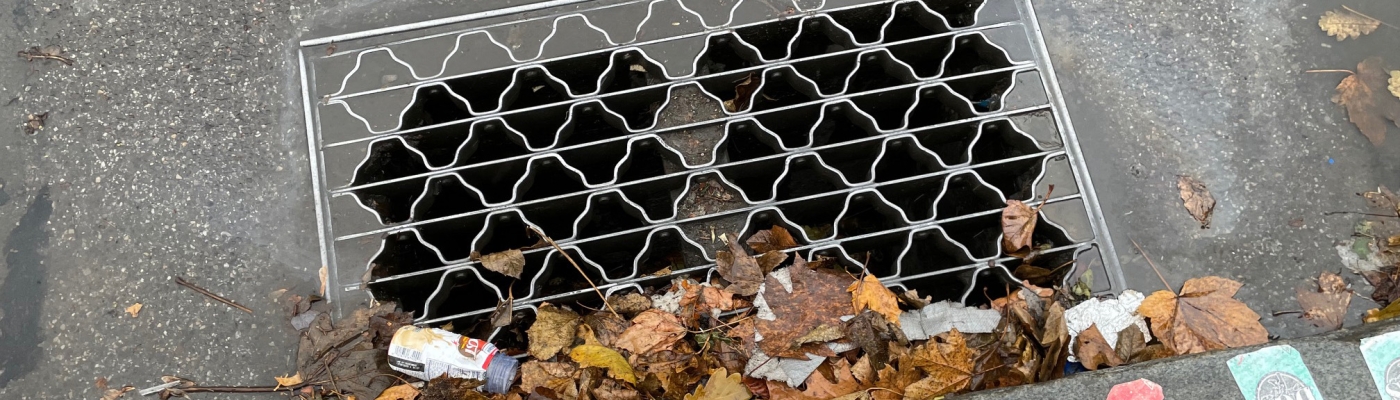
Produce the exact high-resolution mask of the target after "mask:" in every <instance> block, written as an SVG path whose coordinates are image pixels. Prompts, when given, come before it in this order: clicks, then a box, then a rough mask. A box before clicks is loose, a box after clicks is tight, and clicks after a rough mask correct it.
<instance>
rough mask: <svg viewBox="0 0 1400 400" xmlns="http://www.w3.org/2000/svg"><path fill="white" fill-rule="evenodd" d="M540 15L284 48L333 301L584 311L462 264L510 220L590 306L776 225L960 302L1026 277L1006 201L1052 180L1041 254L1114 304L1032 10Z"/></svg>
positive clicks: (560, 294)
mask: <svg viewBox="0 0 1400 400" xmlns="http://www.w3.org/2000/svg"><path fill="white" fill-rule="evenodd" d="M565 2H567V1H565ZM555 3H560V2H555ZM837 3H842V4H837ZM544 12H549V13H551V14H550V15H542V16H536V17H524V16H521V15H506V16H503V17H500V18H497V20H498V21H500V23H494V24H493V21H474V22H476V26H473V27H468V28H462V27H455V28H454V27H452V26H448V27H447V28H452V29H456V30H451V31H445V30H444V29H445V28H441V27H439V28H424V29H417V30H414V29H407V28H410V27H403V28H402V29H399V28H389V29H385V30H381V31H377V32H368V33H364V34H352V35H348V36H344V37H338V38H330V39H322V40H311V41H307V42H304V43H303V47H302V53H301V55H302V60H303V61H302V66H303V72H304V74H303V76H304V78H303V86H304V90H305V94H306V98H307V99H308V100H307V102H306V107H307V110H306V111H307V125H308V131H309V132H310V136H311V137H310V141H311V145H312V149H311V151H312V165H313V167H314V171H315V173H316V176H315V177H314V179H315V182H316V190H317V201H318V209H317V210H318V216H320V218H321V220H320V222H321V234H322V243H323V246H324V247H323V250H324V251H323V256H324V257H325V262H326V264H327V265H328V267H329V270H330V272H331V274H330V275H331V281H332V282H333V287H334V288H335V290H333V292H334V293H332V294H331V296H332V297H333V300H348V299H350V298H351V297H352V296H359V295H364V294H369V295H372V296H374V297H376V298H379V299H391V300H398V301H400V302H401V303H402V304H403V306H404V307H405V308H406V309H408V310H411V311H414V312H415V315H416V316H418V321H419V322H422V323H441V322H446V321H461V320H466V319H474V318H478V317H481V316H484V315H486V314H489V313H490V312H491V311H492V309H493V307H494V306H496V304H497V302H498V300H499V299H501V298H503V297H505V296H506V294H507V293H508V292H509V293H513V294H514V296H515V298H516V301H515V305H516V306H517V308H518V309H519V310H521V312H523V313H525V314H528V311H529V310H531V309H533V308H534V307H535V306H536V305H538V304H539V303H541V302H544V301H552V302H563V301H589V300H592V301H597V299H596V295H594V294H593V293H592V291H591V290H590V289H589V288H588V286H587V285H586V284H585V283H583V282H582V280H581V279H578V272H577V271H575V270H574V269H573V267H572V266H570V265H569V264H568V263H567V261H565V260H564V258H563V257H562V256H560V255H559V254H558V253H557V252H556V251H555V250H554V249H552V248H540V249H534V250H528V251H526V252H525V257H526V260H527V265H526V270H525V273H524V275H523V278H522V279H520V280H518V281H517V280H512V279H510V278H507V277H504V276H502V275H499V274H496V273H494V272H489V271H485V270H484V269H482V268H480V267H479V266H478V265H477V264H476V263H474V262H471V261H469V260H468V258H469V255H470V254H471V253H472V252H473V251H477V252H480V253H483V254H485V253H491V252H496V251H501V250H506V249H511V248H519V247H525V246H528V245H530V244H532V243H533V241H534V239H533V238H531V237H529V236H527V235H526V227H527V226H528V225H536V226H539V227H541V228H542V229H543V230H544V231H545V232H546V233H547V234H548V235H550V236H551V237H553V238H554V239H555V240H556V241H557V242H558V243H559V244H560V245H561V246H562V247H563V248H565V249H566V251H569V252H570V253H571V255H572V256H573V258H574V259H575V260H577V261H579V262H580V263H581V264H582V265H583V266H584V267H585V269H586V273H587V274H589V275H590V277H591V278H592V279H593V281H595V282H598V283H599V286H600V288H601V289H602V290H603V291H605V292H606V293H608V294H610V295H611V294H615V293H622V292H625V291H629V290H640V289H641V288H642V287H646V286H661V285H664V284H666V282H668V281H669V280H671V279H673V278H676V277H679V276H692V277H698V278H700V279H704V278H705V275H706V274H708V273H709V271H711V270H712V267H713V263H714V259H715V251H716V250H719V249H722V248H724V244H723V243H722V241H718V240H715V236H717V235H718V234H722V233H730V234H732V233H733V232H738V233H740V240H743V239H745V238H747V237H748V236H749V235H751V234H753V233H754V232H756V231H759V230H762V229H767V228H769V227H771V226H774V225H779V226H784V227H786V228H787V229H788V230H789V231H791V232H793V234H794V236H795V237H796V238H797V240H798V242H799V244H800V245H801V246H800V247H798V248H797V249H794V250H793V251H794V252H797V253H800V254H803V255H804V256H806V257H809V258H810V257H814V256H819V255H820V256H827V257H833V258H835V259H837V260H839V261H840V262H842V263H846V264H848V265H851V266H856V265H859V264H862V263H865V262H866V258H867V257H868V260H869V261H868V266H869V269H870V271H871V272H872V273H874V274H876V275H877V276H879V277H880V278H881V280H882V281H883V282H886V283H887V284H889V285H891V286H892V287H895V288H902V289H917V290H919V293H921V294H928V295H933V296H934V297H935V298H936V299H952V300H957V301H963V302H968V303H977V302H981V301H985V298H984V296H983V293H984V292H991V293H993V294H995V293H996V292H1001V291H1004V290H1005V284H1004V282H1005V280H1006V279H1009V276H1010V273H1009V272H1008V270H1007V268H1014V267H1016V266H1017V265H1018V264H1019V261H1018V260H1015V259H1013V258H1009V257H1006V256H1004V255H1003V254H1002V249H1001V248H1000V244H999V241H1000V240H999V238H1000V223H999V218H1000V213H1001V208H1002V207H1004V205H1005V202H1006V200H1008V199H1020V200H1025V201H1027V202H1030V201H1036V202H1038V201H1040V200H1041V199H1040V198H1038V197H1037V196H1043V195H1044V194H1045V193H1046V192H1047V188H1048V187H1049V185H1054V186H1055V187H1056V189H1055V190H1054V192H1053V198H1051V199H1049V201H1048V204H1047V205H1046V206H1045V208H1044V209H1043V210H1042V222H1041V223H1040V224H1039V226H1038V228H1037V230H1036V232H1035V240H1036V242H1037V243H1038V244H1042V245H1045V246H1048V247H1049V248H1050V250H1047V251H1046V252H1045V253H1046V254H1047V257H1048V258H1049V259H1050V260H1051V261H1050V262H1051V263H1055V264H1062V263H1066V262H1068V261H1069V260H1073V259H1078V260H1079V262H1078V263H1077V265H1076V270H1077V271H1082V270H1084V269H1086V268H1092V269H1096V270H1097V271H1096V273H1095V274H1094V276H1095V277H1096V282H1095V289H1096V290H1098V291H1107V290H1114V289H1119V288H1121V282H1122V278H1121V272H1119V270H1118V267H1117V262H1116V259H1114V257H1113V252H1112V251H1111V249H1107V250H1108V251H1105V252H1103V253H1104V255H1105V257H1099V251H1100V248H1101V247H1103V246H1106V245H1108V243H1107V241H1106V237H1107V232H1106V231H1105V230H1104V227H1103V225H1102V223H1101V221H1102V218H1101V217H1100V215H1099V211H1098V205H1097V202H1096V201H1095V199H1094V195H1093V191H1092V185H1090V183H1089V181H1088V179H1087V178H1088V177H1087V174H1086V172H1085V170H1084V167H1083V164H1082V159H1080V157H1081V155H1080V154H1079V150H1078V147H1077V144H1076V143H1075V141H1074V136H1073V131H1072V129H1071V128H1070V127H1069V124H1068V118H1067V115H1066V114H1065V112H1064V108H1063V104H1062V100H1061V99H1060V96H1059V92H1058V88H1057V86H1056V85H1055V83H1054V79H1053V72H1052V70H1051V68H1050V65H1049V62H1048V58H1046V56H1045V50H1044V46H1043V45H1042V44H1041V42H1040V37H1039V29H1038V26H1037V25H1036V23H1035V19H1034V15H1033V13H1032V11H1031V9H1030V6H1029V4H1028V2H1027V1H1025V0H985V1H982V0H900V1H894V2H889V1H875V2H871V1H845V2H838V1H836V0H827V1H826V2H824V3H823V2H811V1H806V0H795V2H793V3H785V2H780V1H777V0H770V1H761V0H737V1H736V0H728V1H721V0H652V1H630V2H621V3H616V4H605V5H599V3H586V4H570V5H565V6H563V7H557V8H553V9H548V10H544ZM470 19H472V17H471V16H468V17H463V18H458V20H470ZM420 25H431V24H420ZM459 25H460V24H459ZM380 33H387V34H389V35H388V36H376V35H377V34H380ZM331 42H335V45H336V46H337V47H338V48H339V51H338V52H334V53H333V54H329V55H328V54H327V53H328V51H327V50H326V46H325V45H326V44H328V43H331ZM666 271H669V274H667V273H666ZM658 272H660V274H658ZM1077 275H1078V274H1077V273H1074V274H1071V276H1077ZM992 297H995V295H993V296H992ZM341 303H345V302H344V301H341ZM528 318H529V316H528V315H524V319H528ZM457 326H465V325H457Z"/></svg>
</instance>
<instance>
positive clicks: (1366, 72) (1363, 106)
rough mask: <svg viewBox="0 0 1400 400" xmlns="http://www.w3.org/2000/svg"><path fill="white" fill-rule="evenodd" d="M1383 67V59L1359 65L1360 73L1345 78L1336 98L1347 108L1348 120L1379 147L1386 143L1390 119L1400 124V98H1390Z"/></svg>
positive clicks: (1333, 97)
mask: <svg viewBox="0 0 1400 400" xmlns="http://www.w3.org/2000/svg"><path fill="white" fill-rule="evenodd" d="M1383 64H1384V61H1382V60H1381V58H1380V57H1371V58H1367V59H1365V60H1363V61H1361V63H1360V64H1356V73H1354V74H1351V75H1350V76H1347V77H1346V78H1343V79H1342V82H1341V83H1339V84H1337V94H1335V95H1333V96H1332V102H1333V103H1337V104H1341V105H1342V106H1343V107H1346V109H1347V118H1348V119H1350V120H1351V123H1352V124H1355V125H1356V128H1357V129H1360V130H1361V134H1363V135H1366V138H1367V139H1370V140H1371V144H1373V145H1376V146H1380V145H1381V144H1383V143H1385V131H1386V129H1387V128H1386V126H1387V125H1388V124H1387V123H1386V119H1389V120H1390V121H1392V122H1395V123H1397V124H1400V98H1396V97H1395V96H1390V95H1387V93H1386V91H1387V89H1386V87H1387V85H1388V83H1387V79H1388V77H1387V74H1386V72H1385V67H1384V65H1383Z"/></svg>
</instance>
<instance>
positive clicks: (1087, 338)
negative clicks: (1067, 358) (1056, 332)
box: [1074, 325, 1141, 371]
mask: <svg viewBox="0 0 1400 400" xmlns="http://www.w3.org/2000/svg"><path fill="white" fill-rule="evenodd" d="M1129 329H1133V330H1136V329H1135V328H1132V327H1129ZM1139 333H1141V332H1139ZM1074 356H1075V357H1079V363H1080V364H1083V365H1084V368H1086V369H1088V370H1090V371H1094V370H1097V369H1099V366H1100V365H1104V364H1107V365H1108V366H1110V367H1117V366H1119V365H1123V359H1122V358H1120V357H1118V353H1117V352H1115V351H1114V350H1113V347H1112V346H1109V345H1108V340H1107V339H1104V337H1103V333H1101V332H1099V327H1098V325H1089V329H1085V330H1084V331H1083V332H1079V336H1078V337H1077V338H1075V341H1074Z"/></svg>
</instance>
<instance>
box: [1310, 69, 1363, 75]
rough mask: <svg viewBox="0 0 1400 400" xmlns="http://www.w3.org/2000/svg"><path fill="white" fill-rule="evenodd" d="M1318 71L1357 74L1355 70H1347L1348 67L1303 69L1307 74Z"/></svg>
mask: <svg viewBox="0 0 1400 400" xmlns="http://www.w3.org/2000/svg"><path fill="white" fill-rule="evenodd" d="M1318 72H1345V73H1348V74H1352V75H1356V73H1355V72H1352V71H1351V70H1346V69H1310V70H1307V71H1303V73H1305V74H1312V73H1318Z"/></svg>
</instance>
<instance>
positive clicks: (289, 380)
mask: <svg viewBox="0 0 1400 400" xmlns="http://www.w3.org/2000/svg"><path fill="white" fill-rule="evenodd" d="M272 379H276V380H277V386H281V387H292V386H296V385H300V384H301V372H297V373H296V375H292V376H285V375H284V376H278V377H274V378H272Z"/></svg>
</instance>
